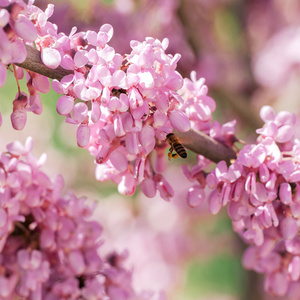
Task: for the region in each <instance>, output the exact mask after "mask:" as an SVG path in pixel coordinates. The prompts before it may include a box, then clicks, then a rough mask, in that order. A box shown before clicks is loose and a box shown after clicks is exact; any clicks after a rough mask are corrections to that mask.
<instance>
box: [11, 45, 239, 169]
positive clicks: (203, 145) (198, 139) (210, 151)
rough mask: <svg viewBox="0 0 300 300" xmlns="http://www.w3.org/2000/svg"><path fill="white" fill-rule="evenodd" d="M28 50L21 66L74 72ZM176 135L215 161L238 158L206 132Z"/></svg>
mask: <svg viewBox="0 0 300 300" xmlns="http://www.w3.org/2000/svg"><path fill="white" fill-rule="evenodd" d="M25 46H26V50H27V58H26V60H25V61H24V62H23V63H21V64H16V65H17V66H19V67H22V68H24V69H27V70H29V71H33V72H36V73H39V74H41V75H44V76H46V77H49V78H52V79H58V80H61V79H62V78H63V77H64V76H66V75H68V74H72V73H73V72H72V71H71V70H65V69H63V68H62V67H60V66H59V67H58V68H56V69H50V68H48V67H47V66H45V65H44V64H43V62H42V60H41V54H40V52H39V51H38V50H36V49H34V48H32V47H30V46H28V45H25ZM174 133H175V134H176V136H178V138H179V139H180V140H181V141H182V143H183V145H184V146H185V147H187V148H188V149H189V150H191V151H193V152H195V153H198V154H201V155H203V156H205V157H207V158H208V159H210V160H211V161H213V162H219V161H221V160H225V161H226V162H227V164H229V163H230V160H231V159H235V158H236V154H235V152H234V151H233V150H232V149H230V148H228V147H226V146H225V145H223V144H221V143H219V142H217V141H216V140H214V139H212V138H211V137H209V136H207V135H206V134H204V133H201V132H196V131H195V130H192V129H191V130H190V131H188V132H180V131H176V130H175V131H174Z"/></svg>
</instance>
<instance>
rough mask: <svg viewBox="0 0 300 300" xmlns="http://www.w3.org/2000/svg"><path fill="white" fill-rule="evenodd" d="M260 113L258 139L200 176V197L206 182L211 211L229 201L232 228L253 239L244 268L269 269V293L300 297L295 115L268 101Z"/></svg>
mask: <svg viewBox="0 0 300 300" xmlns="http://www.w3.org/2000/svg"><path fill="white" fill-rule="evenodd" d="M261 118H262V119H263V121H264V122H265V124H264V126H263V127H262V128H260V129H258V130H257V133H259V137H258V139H257V143H256V144H249V145H246V146H244V148H243V149H242V150H241V151H240V152H239V154H238V157H237V159H236V160H235V161H234V163H232V164H231V165H230V166H229V167H228V166H227V165H226V163H225V162H224V161H222V162H219V163H218V164H217V166H216V168H215V169H214V170H213V171H212V172H211V173H210V174H208V175H207V176H206V181H203V180H202V181H200V182H201V183H202V184H201V185H200V186H199V185H198V192H197V197H199V195H200V194H201V193H202V194H204V187H205V186H207V187H208V188H210V189H211V190H212V191H211V192H210V194H209V195H208V199H209V204H210V211H211V213H213V214H216V213H217V212H218V211H219V210H220V209H221V207H222V206H227V209H228V214H229V216H230V218H231V219H232V223H233V229H234V231H235V232H237V233H238V234H239V235H240V236H241V237H242V239H243V240H244V241H245V242H246V243H247V244H249V247H248V249H247V250H246V252H245V254H244V257H243V264H244V266H245V268H248V269H253V270H255V271H257V272H259V273H265V274H266V277H265V289H266V290H267V291H268V292H270V293H271V294H274V295H278V296H284V295H288V297H290V298H291V299H296V298H295V296H296V295H299V290H300V272H299V266H300V260H299V254H300V248H299V235H298V232H299V216H300V214H299V211H300V210H299V209H300V198H299V191H300V190H299V187H300V186H299V181H300V164H299V145H300V143H299V140H298V139H295V138H294V133H295V128H296V127H295V126H296V117H295V115H294V114H291V113H289V112H285V111H282V112H280V113H278V114H277V115H276V114H275V113H274V111H273V109H272V108H271V107H269V106H264V107H263V108H262V109H261ZM198 166H199V168H201V167H202V166H203V163H202V164H199V165H198ZM198 171H199V169H198ZM198 174H199V173H198ZM199 177H200V176H199V175H198V178H199ZM192 179H193V180H195V179H197V178H192ZM196 186H197V185H196ZM200 191H201V192H200ZM194 197H196V196H194ZM202 198H204V196H202V197H201V199H202Z"/></svg>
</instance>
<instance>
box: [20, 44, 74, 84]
mask: <svg viewBox="0 0 300 300" xmlns="http://www.w3.org/2000/svg"><path fill="white" fill-rule="evenodd" d="M25 47H26V51H27V57H26V59H25V61H24V62H22V63H20V64H16V65H17V66H19V67H22V68H24V69H27V70H29V71H33V72H36V73H38V74H41V75H44V76H46V77H48V78H52V79H57V80H61V79H62V78H63V77H64V76H66V75H69V74H72V73H73V71H71V70H66V69H64V68H62V67H61V66H59V67H57V68H56V69H50V68H48V67H47V66H45V65H44V64H43V62H42V59H41V52H40V51H38V50H37V49H35V48H33V47H31V46H28V45H26V44H25Z"/></svg>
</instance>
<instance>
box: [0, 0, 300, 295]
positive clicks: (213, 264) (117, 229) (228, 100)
mask: <svg viewBox="0 0 300 300" xmlns="http://www.w3.org/2000/svg"><path fill="white" fill-rule="evenodd" d="M51 3H53V4H54V5H55V11H54V14H53V16H52V17H51V18H50V21H52V22H53V23H56V24H57V25H58V31H61V32H64V33H65V34H67V35H68V34H69V32H70V31H71V28H72V27H73V26H76V27H77V28H78V30H79V31H82V30H84V31H86V30H89V29H91V30H98V29H99V28H100V26H101V25H102V24H104V23H110V24H111V25H112V26H113V27H114V37H113V39H112V41H111V42H110V43H109V44H110V45H111V46H113V47H114V48H115V49H116V51H117V52H119V53H121V54H125V53H129V52H130V40H132V39H135V40H139V41H143V40H144V39H145V37H147V36H152V37H155V38H158V39H163V38H165V37H167V38H169V48H168V52H169V53H171V54H175V53H180V54H181V55H182V57H181V60H180V62H179V65H178V70H179V72H180V73H181V74H182V75H183V76H184V77H189V74H190V72H191V71H192V70H196V71H197V74H198V77H204V78H206V83H207V85H208V87H209V91H210V92H209V95H210V96H211V97H213V98H214V99H215V100H216V102H217V110H216V112H215V113H214V118H215V119H216V120H218V121H219V122H221V123H225V122H228V121H230V120H232V119H236V120H237V121H238V123H237V124H238V125H237V137H238V138H240V139H242V140H245V141H247V142H254V141H255V138H256V134H255V129H257V128H259V127H260V126H261V125H262V122H261V120H260V118H259V109H260V107H261V106H262V105H264V104H269V105H272V106H273V107H274V108H275V110H276V111H277V112H278V111H279V110H288V111H291V112H294V113H296V115H297V116H299V111H300V109H299V108H300V105H299V104H300V84H299V83H300V80H299V79H300V78H299V77H300V67H299V66H300V26H299V23H300V18H299V15H300V2H299V1H298V0H285V1H282V0H105V1H104V0H102V1H101V0H86V1H79V0H76V1H75V0H72V1H71V0H70V1H59V0H56V1H52V2H51ZM35 4H36V5H37V6H39V7H40V8H42V9H45V8H46V7H47V4H48V2H47V1H44V0H37V1H36V2H35ZM9 73H10V74H9V76H8V79H7V83H6V85H5V86H4V87H3V88H2V89H0V99H1V101H0V111H1V112H2V115H3V125H2V126H1V127H0V141H1V149H0V150H1V151H5V145H6V144H7V143H9V142H12V141H14V140H19V141H21V142H23V143H24V142H25V140H26V137H27V136H32V137H33V138H34V140H35V146H34V150H33V153H34V154H35V155H37V156H40V155H41V154H42V153H44V152H46V153H47V155H48V160H47V162H46V164H45V166H44V168H43V169H44V171H45V172H47V173H48V174H49V175H51V176H52V177H54V176H55V175H56V174H57V173H60V174H62V175H63V177H64V178H65V189H66V190H69V189H72V190H74V191H75V193H76V195H77V196H83V195H85V196H87V198H88V199H91V200H96V201H98V203H99V205H98V207H97V209H96V210H95V214H94V218H96V219H97V220H99V222H100V223H101V224H102V225H103V229H104V233H103V239H104V241H105V243H104V245H103V247H102V249H101V251H103V252H104V253H105V252H107V251H109V250H110V249H117V250H118V251H120V252H123V251H127V250H128V253H129V255H128V259H127V266H128V268H130V269H132V270H133V283H134V286H135V287H136V289H138V290H140V289H146V290H147V289H149V290H154V291H159V290H165V291H166V294H167V299H168V300H171V299H172V300H180V299H185V300H213V299H218V300H237V299H243V300H244V299H257V300H258V299H268V300H270V299H279V298H273V297H271V296H270V295H265V294H264V293H263V278H262V277H260V276H259V275H257V274H254V273H253V272H248V271H245V270H244V269H243V268H242V265H241V257H242V253H243V251H244V246H243V244H242V242H241V241H240V240H239V238H238V237H237V236H236V235H235V234H234V233H232V227H231V223H230V220H229V219H228V217H227V215H226V209H224V210H222V211H221V212H220V213H219V214H218V215H217V216H212V215H210V214H209V211H208V207H207V204H206V203H204V204H203V205H201V206H200V207H198V208H197V209H192V208H190V207H188V206H187V204H186V200H185V198H186V189H185V185H187V180H186V179H185V178H184V176H183V175H182V174H181V171H180V165H181V164H182V161H180V159H178V160H176V161H175V160H173V161H171V162H168V171H167V172H166V178H167V179H168V180H169V181H170V182H171V183H172V184H173V186H175V187H176V188H175V189H176V190H175V194H176V196H175V197H174V199H173V200H172V201H171V202H170V203H168V202H165V201H164V200H162V199H160V198H159V197H155V198H153V199H147V198H145V197H144V196H143V195H142V194H140V193H138V192H137V193H136V194H135V195H134V196H133V197H124V196H121V195H119V194H118V192H117V189H116V186H115V185H114V184H112V183H110V182H105V183H99V182H97V181H96V179H95V176H94V171H95V164H94V162H93V159H92V157H91V156H90V155H89V154H88V153H87V151H85V150H83V149H79V148H78V147H77V145H76V128H75V126H73V125H70V124H67V123H65V122H64V117H62V116H59V115H58V114H57V113H56V101H57V99H58V97H59V96H58V95H57V94H56V93H55V92H50V93H49V94H47V95H42V104H43V108H44V111H43V114H42V115H34V114H32V113H30V114H28V122H27V124H26V127H25V129H24V130H23V131H21V132H17V131H14V130H13V129H12V126H11V123H10V113H11V111H12V101H13V99H14V98H15V95H16V93H17V86H16V83H15V79H14V77H13V74H12V73H11V72H9ZM21 87H22V90H23V91H26V83H25V82H21ZM195 160H196V156H195V155H194V154H193V153H189V159H188V164H192V163H193V162H195ZM126 249H127V250H126ZM124 253H125V252H124Z"/></svg>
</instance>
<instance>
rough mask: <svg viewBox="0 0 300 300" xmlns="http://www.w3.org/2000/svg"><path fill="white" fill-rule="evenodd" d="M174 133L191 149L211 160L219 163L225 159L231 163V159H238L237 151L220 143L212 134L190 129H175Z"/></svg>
mask: <svg viewBox="0 0 300 300" xmlns="http://www.w3.org/2000/svg"><path fill="white" fill-rule="evenodd" d="M174 134H175V135H176V136H177V137H178V138H179V139H180V141H181V142H182V144H183V145H184V146H185V147H186V148H188V149H189V150H191V151H193V152H195V153H197V154H201V155H203V156H205V157H206V158H208V159H210V160H211V161H213V162H215V163H218V162H219V161H221V160H225V161H226V163H227V164H228V165H229V164H230V160H232V159H236V153H235V151H234V150H232V149H231V148H229V147H227V146H225V145H224V144H221V143H219V142H218V141H216V140H214V139H213V138H211V137H210V136H208V135H206V134H204V133H202V132H199V131H195V130H193V129H190V130H189V131H188V132H180V131H177V130H174Z"/></svg>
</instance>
